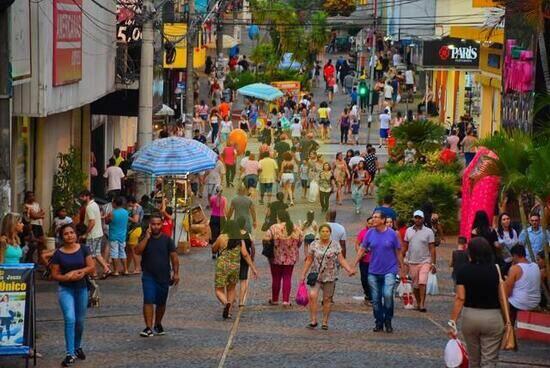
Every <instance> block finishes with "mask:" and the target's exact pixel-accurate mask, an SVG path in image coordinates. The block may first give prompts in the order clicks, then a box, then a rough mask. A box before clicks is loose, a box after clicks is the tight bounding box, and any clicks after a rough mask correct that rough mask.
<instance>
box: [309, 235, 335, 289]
mask: <svg viewBox="0 0 550 368" xmlns="http://www.w3.org/2000/svg"><path fill="white" fill-rule="evenodd" d="M331 245H332V242H331V243H330V244H329V245H328V246H327V249H325V252H324V253H323V257H321V262H320V263H319V269H318V270H317V271H311V272H310V273H309V274H308V275H307V282H306V283H307V284H308V285H309V286H315V284H316V283H317V279H318V278H319V274H320V273H321V272H322V270H323V261H324V260H325V256H326V254H327V252H328V249H329V248H330V247H331Z"/></svg>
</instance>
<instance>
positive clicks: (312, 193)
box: [307, 180, 319, 203]
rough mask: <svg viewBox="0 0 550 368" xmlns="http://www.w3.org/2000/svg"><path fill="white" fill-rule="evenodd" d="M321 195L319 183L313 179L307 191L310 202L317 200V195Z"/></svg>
mask: <svg viewBox="0 0 550 368" xmlns="http://www.w3.org/2000/svg"><path fill="white" fill-rule="evenodd" d="M318 196H319V184H318V183H317V181H315V180H312V181H311V183H310V184H309V191H308V192H307V200H308V202H310V203H315V202H317V197H318Z"/></svg>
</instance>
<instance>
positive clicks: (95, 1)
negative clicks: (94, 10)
mask: <svg viewBox="0 0 550 368" xmlns="http://www.w3.org/2000/svg"><path fill="white" fill-rule="evenodd" d="M73 1H74V0H73ZM90 1H91V2H92V3H94V4H96V5H97V6H98V7H100V8H101V9H103V10H105V11H106V12H107V13H111V14H113V15H114V16H116V15H117V13H116V12H114V11H112V10H111V9H109V8H107V7H106V6H104V5H103V4H101V3H99V2H98V1H97V0H90Z"/></svg>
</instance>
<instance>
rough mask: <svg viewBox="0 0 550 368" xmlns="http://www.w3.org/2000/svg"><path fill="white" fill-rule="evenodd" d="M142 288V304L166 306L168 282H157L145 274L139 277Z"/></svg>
mask: <svg viewBox="0 0 550 368" xmlns="http://www.w3.org/2000/svg"><path fill="white" fill-rule="evenodd" d="M141 286H142V287H143V304H155V305H166V300H167V299H168V289H169V288H170V285H169V283H168V282H159V281H157V280H155V278H154V277H153V276H150V275H148V274H146V273H144V274H142V275H141Z"/></svg>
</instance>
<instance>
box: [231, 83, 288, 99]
mask: <svg viewBox="0 0 550 368" xmlns="http://www.w3.org/2000/svg"><path fill="white" fill-rule="evenodd" d="M237 92H239V93H240V94H241V95H243V96H250V97H256V98H259V99H260V100H265V101H273V100H274V99H276V98H279V97H282V96H283V92H281V91H280V90H279V89H277V88H275V87H273V86H270V85H269V84H264V83H253V84H249V85H247V86H244V87H241V88H239V89H238V90H237Z"/></svg>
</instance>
